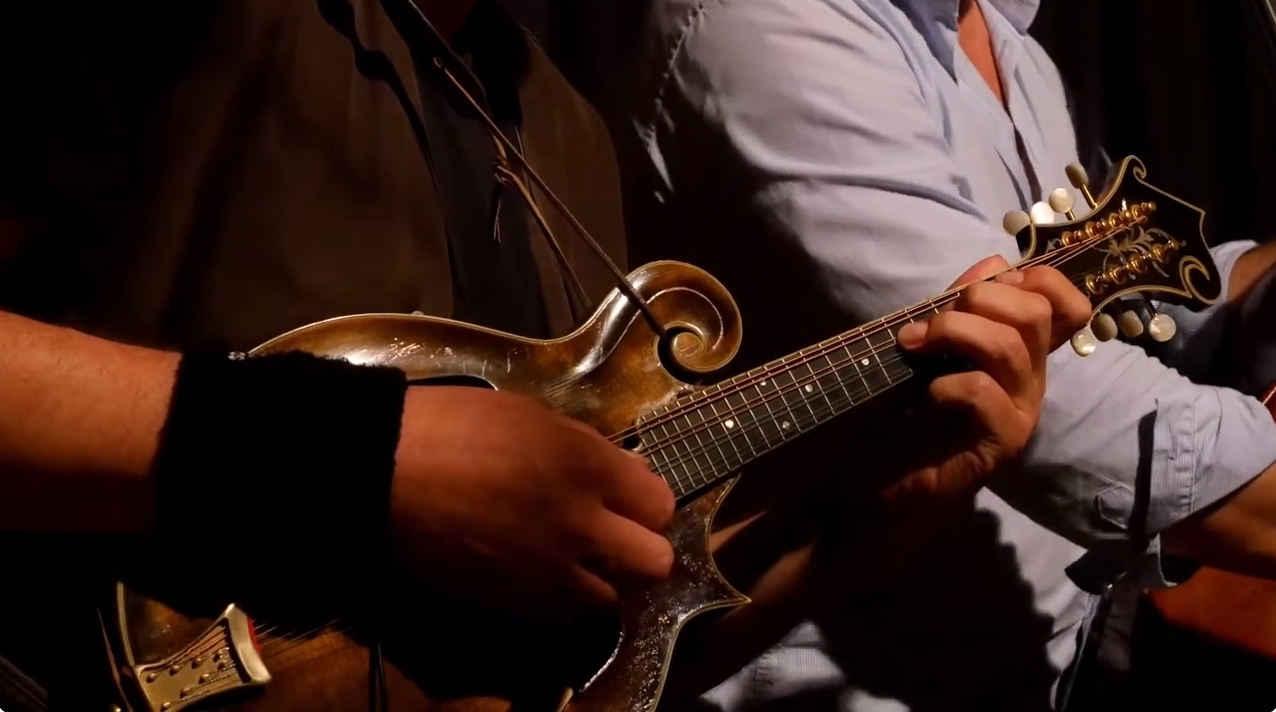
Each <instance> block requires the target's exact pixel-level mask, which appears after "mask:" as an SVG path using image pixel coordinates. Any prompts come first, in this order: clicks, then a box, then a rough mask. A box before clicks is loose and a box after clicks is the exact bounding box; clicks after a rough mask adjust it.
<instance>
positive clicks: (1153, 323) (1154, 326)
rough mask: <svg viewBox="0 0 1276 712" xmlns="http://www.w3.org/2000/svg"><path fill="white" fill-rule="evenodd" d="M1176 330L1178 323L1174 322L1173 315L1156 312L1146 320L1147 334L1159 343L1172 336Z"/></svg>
mask: <svg viewBox="0 0 1276 712" xmlns="http://www.w3.org/2000/svg"><path fill="white" fill-rule="evenodd" d="M1178 331H1179V327H1178V324H1176V323H1174V319H1173V317H1171V316H1170V315H1168V314H1157V315H1156V316H1154V317H1152V319H1151V320H1149V321H1148V336H1150V337H1152V340H1153V341H1155V342H1157V343H1159V344H1163V343H1165V342H1166V341H1169V340H1170V339H1172V338H1174V335H1175V334H1177V333H1178Z"/></svg>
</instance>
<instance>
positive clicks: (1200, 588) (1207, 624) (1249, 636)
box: [1148, 386, 1276, 660]
mask: <svg viewBox="0 0 1276 712" xmlns="http://www.w3.org/2000/svg"><path fill="white" fill-rule="evenodd" d="M1263 403H1264V404H1265V405H1266V406H1267V409H1268V410H1269V411H1270V412H1272V414H1273V417H1276V386H1272V387H1271V388H1269V389H1268V390H1267V392H1266V393H1265V394H1264V396H1263ZM1148 597H1149V598H1150V599H1151V600H1152V603H1153V605H1155V606H1156V608H1157V610H1159V611H1160V612H1161V615H1163V616H1165V618H1166V620H1168V621H1169V622H1170V623H1172V624H1174V625H1177V626H1180V627H1182V628H1187V629H1188V630H1193V631H1196V632H1198V633H1202V634H1204V635H1206V636H1208V637H1210V638H1213V639H1215V640H1219V641H1221V642H1224V643H1227V644H1229V645H1234V646H1236V647H1238V648H1242V649H1244V650H1248V651H1249V652H1252V653H1256V654H1258V655H1262V656H1264V657H1266V658H1269V659H1271V660H1276V581H1269V580H1267V579H1260V578H1254V577H1251V576H1242V575H1240V574H1234V573H1231V572H1228V571H1220V570H1218V569H1212V568H1208V567H1205V568H1202V569H1200V570H1199V571H1197V572H1196V574H1195V575H1193V576H1192V578H1191V579H1189V580H1188V581H1187V582H1186V583H1184V584H1183V585H1181V586H1177V587H1175V588H1171V589H1166V590H1162V591H1149V592H1148Z"/></svg>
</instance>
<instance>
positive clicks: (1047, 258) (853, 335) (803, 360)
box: [610, 226, 1128, 464]
mask: <svg viewBox="0 0 1276 712" xmlns="http://www.w3.org/2000/svg"><path fill="white" fill-rule="evenodd" d="M1127 227H1128V226H1127ZM1108 237H1110V234H1105V235H1100V236H1098V237H1095V238H1091V239H1089V240H1085V241H1082V242H1080V243H1077V244H1076V245H1070V246H1067V247H1064V248H1062V249H1059V250H1055V251H1053V252H1050V253H1048V254H1046V255H1043V256H1042V257H1040V258H1034V260H1027V261H1025V262H1022V263H1020V265H1019V266H1018V268H1023V267H1025V266H1034V265H1035V264H1040V263H1043V262H1053V263H1054V264H1055V265H1058V264H1063V263H1064V262H1066V261H1068V260H1069V259H1071V255H1070V254H1068V253H1072V252H1077V251H1080V250H1081V249H1084V248H1088V247H1089V246H1090V245H1091V244H1092V243H1094V242H1096V241H1100V240H1103V239H1107V238H1108ZM1072 283H1073V284H1074V286H1081V285H1078V284H1077V282H1076V281H1075V280H1072ZM965 286H966V285H962V286H961V287H958V288H955V289H954V290H952V291H951V292H950V293H949V294H945V295H941V296H940V297H937V298H935V299H933V300H930V302H929V303H924V304H923V305H918V306H915V307H912V308H910V309H907V310H903V311H902V312H897V313H896V314H895V315H891V316H890V317H886V318H885V319H882V320H879V321H881V322H883V323H885V322H888V321H890V320H892V319H894V323H900V322H901V321H903V320H904V319H908V318H911V316H912V315H911V314H909V312H913V313H914V314H915V313H920V312H922V311H923V310H930V309H933V308H935V307H937V306H942V305H943V303H945V302H940V300H941V299H945V298H949V297H951V298H955V297H956V296H957V295H959V293H960V290H962V289H964V288H965ZM951 298H950V299H949V301H951ZM901 314H902V315H904V316H903V317H901V316H900V315H901ZM881 331H882V329H877V330H875V331H870V330H869V329H861V330H858V331H856V332H848V334H846V335H843V337H850V338H843V337H839V338H836V339H834V340H831V341H830V342H827V343H825V344H822V345H821V346H820V348H818V349H815V350H813V351H812V352H811V353H808V354H802V355H801V357H800V358H799V359H794V360H793V361H791V362H785V361H784V360H781V361H780V362H777V363H775V364H773V365H772V366H771V368H770V369H765V370H763V371H760V372H759V373H756V374H752V377H751V378H749V379H746V380H744V381H741V382H738V383H736V384H732V386H730V387H728V388H726V389H723V390H722V391H719V392H716V393H714V394H712V396H711V397H702V398H699V399H693V400H691V401H689V402H688V403H686V404H682V405H680V406H678V407H676V408H673V409H671V410H670V411H668V412H666V413H662V414H661V415H660V416H658V417H656V418H653V419H651V420H648V421H645V422H643V423H640V424H638V425H637V426H636V427H630V428H627V429H626V431H622V432H621V434H620V435H619V436H612V437H611V438H610V439H611V440H612V441H613V442H617V441H618V440H623V437H628V436H629V435H631V434H632V433H633V432H635V431H646V432H650V431H651V430H652V429H653V428H654V427H655V426H659V425H663V424H664V423H667V422H668V421H669V420H672V419H673V417H676V416H677V415H680V414H682V413H686V412H690V411H692V410H694V409H698V408H702V407H704V406H705V405H712V402H713V401H714V400H715V399H721V398H722V397H724V396H726V395H731V394H732V393H736V392H739V391H740V390H743V388H745V387H748V386H749V385H752V384H753V383H754V382H756V381H757V379H758V377H759V376H762V375H769V374H773V373H780V372H784V371H791V370H792V368H793V367H794V366H800V365H808V370H810V371H812V375H811V376H806V377H803V379H802V380H800V381H799V380H798V379H796V378H794V379H793V380H794V383H793V384H790V386H788V387H785V388H782V389H776V390H774V391H772V392H771V394H769V395H766V396H762V397H761V398H759V397H756V396H755V397H754V398H753V399H752V400H751V401H747V402H745V403H744V404H742V406H741V407H743V408H746V409H751V408H752V407H754V406H755V405H756V404H758V403H763V402H769V401H771V400H774V399H775V398H777V397H781V396H783V395H786V394H788V393H791V392H793V391H794V390H795V389H797V388H801V387H804V386H806V385H809V384H810V383H811V382H812V381H813V380H817V379H818V378H820V377H822V376H824V375H827V374H828V373H830V372H831V371H833V370H835V369H836V368H837V367H839V366H840V365H842V364H845V363H847V362H848V361H854V360H860V359H862V358H865V357H868V356H873V357H876V356H877V354H880V353H882V352H883V351H885V350H887V349H890V348H892V347H894V346H895V343H894V342H891V343H887V344H882V345H880V346H871V348H870V349H869V350H867V351H863V352H860V353H856V354H850V355H848V358H847V359H846V360H843V361H840V362H838V363H837V364H834V365H833V367H832V368H828V367H826V368H824V369H821V371H820V372H818V373H816V372H815V369H813V368H811V367H810V366H809V362H810V361H811V360H813V359H814V358H816V357H818V356H821V355H825V354H828V353H832V352H833V351H835V350H837V348H839V347H845V345H846V343H848V342H849V341H850V340H851V339H855V340H858V339H860V338H863V337H862V336H861V335H862V334H865V333H880V332H881ZM898 360H899V358H895V359H892V360H889V361H881V360H880V359H879V363H880V364H881V365H882V366H885V365H888V364H889V363H894V362H897V361H898ZM741 412H742V411H741V410H740V409H739V407H733V408H731V409H729V410H728V412H727V413H726V414H725V415H726V416H736V415H739V414H740V413H741ZM715 415H718V416H719V417H718V419H717V420H716V421H714V422H706V423H704V424H703V425H698V426H694V427H692V428H689V429H685V430H680V431H677V432H676V433H675V434H673V435H666V436H664V437H663V438H659V439H657V440H655V441H652V442H651V443H646V445H647V446H648V447H649V448H652V449H661V448H663V447H666V446H668V445H671V444H674V443H676V442H681V441H683V440H687V439H688V438H689V437H692V436H698V434H699V433H700V432H703V431H705V430H707V429H709V428H711V427H713V426H715V425H716V424H717V423H718V422H720V421H721V419H722V418H721V416H722V414H718V413H717V411H716V408H715ZM697 439H699V438H697ZM717 444H718V441H714V442H711V444H710V447H713V446H716V445H717ZM707 449H708V447H705V448H702V451H703V450H707ZM684 459H685V458H684ZM679 464H681V463H679Z"/></svg>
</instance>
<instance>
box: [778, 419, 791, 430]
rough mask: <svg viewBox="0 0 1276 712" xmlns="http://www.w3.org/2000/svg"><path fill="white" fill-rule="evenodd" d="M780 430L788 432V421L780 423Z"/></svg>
mask: <svg viewBox="0 0 1276 712" xmlns="http://www.w3.org/2000/svg"><path fill="white" fill-rule="evenodd" d="M780 429H781V430H788V429H789V421H787V420H786V421H784V422H783V423H780Z"/></svg>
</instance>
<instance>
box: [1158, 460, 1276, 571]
mask: <svg viewBox="0 0 1276 712" xmlns="http://www.w3.org/2000/svg"><path fill="white" fill-rule="evenodd" d="M1162 540H1163V542H1164V546H1165V548H1166V550H1167V551H1169V552H1170V553H1173V554H1176V555H1178V556H1182V557H1184V558H1187V559H1190V560H1192V561H1196V562H1199V563H1201V564H1205V565H1208V566H1211V567H1213V568H1216V569H1223V570H1225V571H1231V572H1233V573H1239V574H1244V575H1247V576H1259V577H1262V578H1267V579H1272V580H1276V464H1274V465H1272V466H1270V467H1268V468H1267V469H1266V470H1265V471H1264V472H1263V473H1262V474H1261V475H1259V476H1258V477H1256V478H1255V479H1254V480H1253V481H1252V482H1250V483H1249V484H1247V485H1246V486H1244V487H1242V488H1241V489H1240V490H1239V491H1237V492H1235V493H1234V494H1232V495H1230V496H1229V497H1227V498H1224V499H1223V500H1222V501H1220V502H1219V503H1217V504H1216V505H1214V506H1213V507H1210V508H1209V509H1207V510H1205V511H1203V512H1200V513H1199V514H1197V515H1194V516H1192V517H1189V518H1188V519H1185V520H1183V521H1182V522H1179V523H1178V524H1176V525H1174V526H1173V527H1171V528H1170V529H1168V530H1167V531H1166V532H1165V534H1164V535H1163V537H1162Z"/></svg>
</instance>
